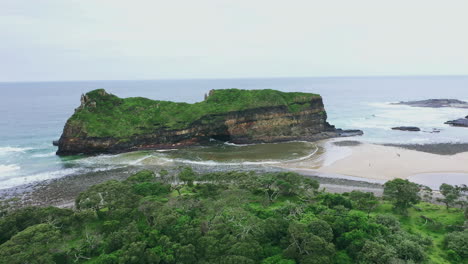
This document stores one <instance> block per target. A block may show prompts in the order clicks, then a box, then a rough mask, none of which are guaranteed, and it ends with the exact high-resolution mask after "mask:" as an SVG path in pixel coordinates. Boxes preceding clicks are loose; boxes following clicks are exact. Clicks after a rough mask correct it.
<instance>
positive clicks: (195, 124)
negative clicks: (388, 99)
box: [57, 89, 362, 155]
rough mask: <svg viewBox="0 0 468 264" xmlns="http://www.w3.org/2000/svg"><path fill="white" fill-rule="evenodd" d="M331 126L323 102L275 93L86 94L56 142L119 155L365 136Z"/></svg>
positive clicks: (69, 151) (68, 148)
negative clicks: (184, 97) (183, 96)
mask: <svg viewBox="0 0 468 264" xmlns="http://www.w3.org/2000/svg"><path fill="white" fill-rule="evenodd" d="M361 134H362V131H359V130H341V129H336V128H335V127H334V126H332V125H330V124H329V123H328V122H327V114H326V112H325V108H324V105H323V101H322V97H321V96H320V95H317V94H311V93H298V92H294V93H286V92H280V91H275V90H240V89H224V90H211V91H210V93H209V94H208V95H206V96H205V100H204V101H202V102H198V103H194V104H188V103H176V102H169V101H157V100H150V99H147V98H142V97H133V98H125V99H124V98H119V97H117V96H115V95H113V94H110V93H108V92H106V91H105V90H103V89H98V90H94V91H91V92H89V93H87V94H84V95H82V97H81V105H80V106H79V107H78V108H77V109H76V110H75V113H74V114H73V115H72V116H71V117H70V118H69V120H68V121H67V123H66V125H65V127H64V130H63V133H62V136H61V137H60V140H59V141H58V151H57V154H58V155H74V154H99V153H120V152H128V151H135V150H147V149H165V148H179V147H184V146H192V145H203V144H206V143H209V142H210V141H212V140H220V141H229V142H232V143H239V144H245V143H267V142H281V141H290V140H306V141H315V140H320V139H326V138H332V137H339V136H353V135H361Z"/></svg>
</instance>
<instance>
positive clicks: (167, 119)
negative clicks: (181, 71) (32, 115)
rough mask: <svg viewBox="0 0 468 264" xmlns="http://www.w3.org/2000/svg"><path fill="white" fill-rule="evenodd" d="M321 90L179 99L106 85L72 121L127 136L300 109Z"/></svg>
mask: <svg viewBox="0 0 468 264" xmlns="http://www.w3.org/2000/svg"><path fill="white" fill-rule="evenodd" d="M313 98H320V96H319V95H317V94H311V93H299V92H291V93H286V92H280V91H276V90H269V89H268V90H240V89H224V90H212V91H210V94H209V96H208V97H207V98H206V99H205V100H204V101H202V102H198V103H194V104H189V103H176V102H170V101H158V100H151V99H148V98H143V97H130V98H124V99H123V98H119V97H117V96H115V95H112V94H109V93H107V92H106V91H105V90H104V89H98V90H93V91H91V92H88V93H87V94H86V95H85V96H84V100H82V105H81V106H80V107H79V108H78V109H77V111H76V112H75V114H73V116H72V117H71V118H70V120H69V125H73V126H76V127H79V128H80V130H81V131H82V132H84V133H86V135H87V136H88V137H116V138H127V137H130V136H132V135H135V134H143V133H148V132H152V131H154V130H157V129H185V128H188V127H189V126H190V124H191V123H193V122H194V121H196V120H198V119H200V118H201V117H203V116H205V115H211V114H221V113H226V112H233V111H242V110H247V109H253V108H259V107H267V106H287V107H288V109H289V111H290V112H299V111H301V110H302V109H304V108H307V107H309V106H310V104H309V102H310V101H311V100H312V99H313Z"/></svg>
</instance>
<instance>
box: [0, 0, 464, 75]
mask: <svg viewBox="0 0 468 264" xmlns="http://www.w3.org/2000/svg"><path fill="white" fill-rule="evenodd" d="M467 14H468V1H466V0H391V1H389V0H352V1H350V0H326V1H325V0H304V1H302V0H288V1H285V0H170V1H169V0H132V1H128V0H0V60H1V63H0V82H1V81H3V82H15V81H64V80H134V79H191V78H254V77H295V76H301V77H305V76H311V77H313V76H382V75H467V74H468V34H467V26H468V15H467Z"/></svg>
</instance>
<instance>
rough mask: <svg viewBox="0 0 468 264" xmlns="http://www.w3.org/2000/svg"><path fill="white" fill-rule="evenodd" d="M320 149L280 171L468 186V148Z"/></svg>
mask: <svg viewBox="0 0 468 264" xmlns="http://www.w3.org/2000/svg"><path fill="white" fill-rule="evenodd" d="M320 148H321V151H320V153H319V155H318V156H315V157H314V158H312V159H308V160H305V161H302V162H294V163H288V164H282V165H281V166H280V167H283V168H288V169H290V170H293V171H297V172H300V171H303V170H307V171H309V172H311V173H318V174H319V175H320V174H322V175H326V176H328V177H333V178H336V177H338V178H339V177H344V178H348V177H351V178H352V179H357V180H360V179H361V180H363V181H370V182H380V183H383V182H385V181H388V180H392V179H395V178H402V179H409V180H412V179H415V180H414V182H416V183H418V184H423V185H429V186H432V187H434V186H435V185H434V183H433V182H429V181H441V183H442V182H443V181H444V180H446V182H447V183H450V184H454V181H455V184H458V185H460V184H467V185H468V165H467V164H466V161H468V144H461V146H459V145H458V144H427V145H392V146H389V145H380V144H371V143H364V142H360V141H357V140H328V141H322V142H320ZM465 149H466V151H462V150H465ZM452 153H456V154H452ZM423 175H429V176H431V177H422V176H423ZM437 178H439V179H437ZM437 184H439V183H437ZM439 185H440V184H439ZM439 185H437V187H438V186H439Z"/></svg>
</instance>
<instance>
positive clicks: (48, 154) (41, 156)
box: [31, 151, 55, 158]
mask: <svg viewBox="0 0 468 264" xmlns="http://www.w3.org/2000/svg"><path fill="white" fill-rule="evenodd" d="M53 156H55V151H54V152H50V153H42V154H34V155H32V156H31V157H33V158H47V157H53Z"/></svg>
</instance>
